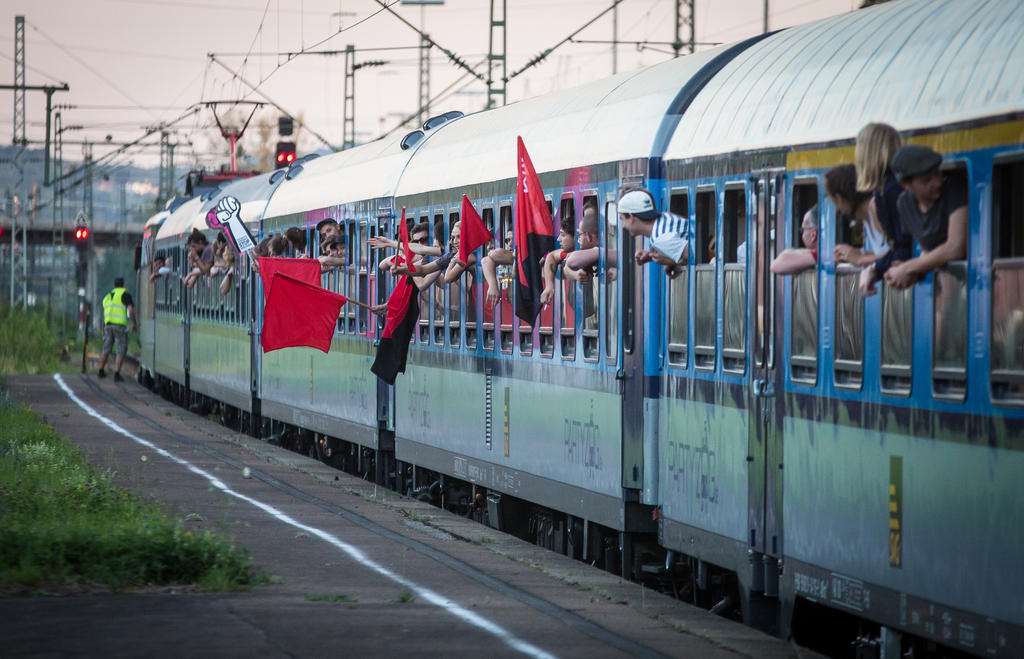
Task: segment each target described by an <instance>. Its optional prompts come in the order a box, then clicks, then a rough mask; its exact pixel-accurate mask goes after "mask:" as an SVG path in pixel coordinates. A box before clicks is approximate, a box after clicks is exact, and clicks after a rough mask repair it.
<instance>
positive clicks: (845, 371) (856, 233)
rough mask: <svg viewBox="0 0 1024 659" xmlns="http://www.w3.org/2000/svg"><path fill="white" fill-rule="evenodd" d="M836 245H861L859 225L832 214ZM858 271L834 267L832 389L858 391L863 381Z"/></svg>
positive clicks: (846, 265)
mask: <svg viewBox="0 0 1024 659" xmlns="http://www.w3.org/2000/svg"><path fill="white" fill-rule="evenodd" d="M835 230H836V239H835V244H836V245H842V244H846V245H853V246H854V247H858V248H859V247H862V246H863V245H864V230H863V227H862V226H861V224H860V223H859V222H857V221H856V220H854V218H852V217H848V216H847V215H844V214H843V213H840V212H839V211H838V210H837V211H836V212H835ZM859 277H860V268H859V267H857V266H855V265H851V264H849V263H839V264H836V280H835V283H836V306H835V325H834V332H835V353H834V361H833V364H832V366H833V370H834V373H835V381H836V387H839V388H841V389H860V387H861V382H862V381H863V378H864V296H862V295H861V294H860V291H858V290H857V282H858V279H859Z"/></svg>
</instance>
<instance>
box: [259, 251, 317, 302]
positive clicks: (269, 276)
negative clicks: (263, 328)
mask: <svg viewBox="0 0 1024 659" xmlns="http://www.w3.org/2000/svg"><path fill="white" fill-rule="evenodd" d="M256 260H257V261H259V262H260V278H261V279H263V302H264V303H266V302H267V300H269V299H270V285H271V284H272V283H273V282H274V275H275V274H282V275H288V276H289V277H291V278H292V279H298V280H299V281H304V282H306V283H307V284H312V285H313V286H316V287H317V288H320V261H317V260H316V259H288V258H284V257H279V256H273V257H271V256H261V257H259V258H258V259H256Z"/></svg>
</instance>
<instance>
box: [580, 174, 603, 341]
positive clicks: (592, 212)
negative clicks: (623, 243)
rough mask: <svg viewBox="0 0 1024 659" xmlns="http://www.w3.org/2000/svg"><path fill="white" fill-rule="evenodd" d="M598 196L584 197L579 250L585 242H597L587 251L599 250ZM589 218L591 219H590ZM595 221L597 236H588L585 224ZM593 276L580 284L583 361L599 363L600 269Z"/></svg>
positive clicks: (593, 228) (591, 227) (599, 218)
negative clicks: (598, 273) (598, 274)
mask: <svg viewBox="0 0 1024 659" xmlns="http://www.w3.org/2000/svg"><path fill="white" fill-rule="evenodd" d="M597 208H598V207H597V195H596V194H590V195H587V196H584V197H583V218H581V220H580V224H579V225H578V226H579V230H578V231H577V232H576V239H577V244H578V247H579V248H581V249H582V248H583V244H585V243H583V241H584V240H590V241H596V243H595V244H594V245H592V246H591V247H589V248H587V249H594V250H599V249H600V248H599V247H598V246H597V245H599V244H600V234H601V215H600V212H599V211H598V209H597ZM588 218H589V219H588ZM590 221H593V222H595V223H596V226H593V225H591V226H590V228H589V230H595V231H596V232H597V235H596V236H595V235H593V234H586V235H585V231H586V230H588V227H587V226H584V223H585V222H590ZM591 272H592V273H593V276H592V277H590V279H589V280H587V281H584V282H580V285H579V288H578V289H577V290H579V291H580V306H581V309H582V311H581V313H582V314H583V359H585V360H587V361H597V360H598V358H599V357H600V352H601V349H600V343H599V341H600V336H599V335H600V331H599V330H600V319H601V315H600V314H599V313H598V309H599V308H600V306H599V303H600V299H599V292H600V288H601V287H600V285H599V284H600V280H599V278H598V276H597V272H598V268H596V267H595V268H593V269H592V271H591Z"/></svg>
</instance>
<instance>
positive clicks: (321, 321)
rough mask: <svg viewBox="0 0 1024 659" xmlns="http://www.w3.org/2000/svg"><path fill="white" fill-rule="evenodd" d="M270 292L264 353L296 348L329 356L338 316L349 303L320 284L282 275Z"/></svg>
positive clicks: (262, 340)
mask: <svg viewBox="0 0 1024 659" xmlns="http://www.w3.org/2000/svg"><path fill="white" fill-rule="evenodd" d="M261 272H263V271H262V270H261ZM267 288H268V289H269V291H268V293H267V304H266V306H265V307H264V309H263V335H262V336H261V337H260V344H261V345H262V346H263V352H270V351H271V350H280V349H281V348H293V347H295V346H309V347H310V348H316V349H317V350H322V351H323V352H330V349H331V339H332V338H333V337H334V327H335V324H336V322H337V320H338V314H339V312H341V307H342V305H343V304H345V303H346V302H348V299H347V298H346V297H345V296H344V295H338V294H337V293H334V292H332V291H325V290H324V289H322V288H320V282H319V281H318V282H317V283H315V284H310V283H309V282H306V281H301V280H299V279H295V278H293V277H289V276H288V275H285V274H281V273H280V272H278V273H275V274H274V275H273V277H272V278H271V282H270V285H269V286H267Z"/></svg>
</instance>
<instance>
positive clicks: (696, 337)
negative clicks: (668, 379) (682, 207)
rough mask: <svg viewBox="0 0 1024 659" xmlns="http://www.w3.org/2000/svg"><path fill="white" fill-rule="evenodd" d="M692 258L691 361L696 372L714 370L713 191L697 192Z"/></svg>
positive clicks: (714, 246)
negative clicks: (693, 261)
mask: <svg viewBox="0 0 1024 659" xmlns="http://www.w3.org/2000/svg"><path fill="white" fill-rule="evenodd" d="M695 208H696V212H695V220H696V222H695V225H696V231H695V236H696V238H695V240H694V243H695V244H693V245H691V247H692V248H693V250H694V254H695V256H696V264H697V265H696V267H695V268H694V297H695V309H694V316H695V317H694V325H693V359H694V366H696V367H697V368H699V369H714V368H715V325H716V321H717V318H716V311H717V309H716V306H717V299H716V293H717V286H716V285H715V284H716V282H715V248H716V242H717V241H716V239H715V217H716V215H717V208H716V203H715V190H714V189H713V188H712V189H710V190H700V189H698V190H697V198H696V204H695Z"/></svg>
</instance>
